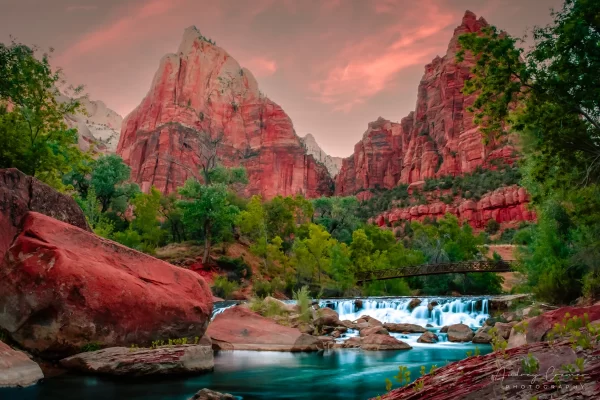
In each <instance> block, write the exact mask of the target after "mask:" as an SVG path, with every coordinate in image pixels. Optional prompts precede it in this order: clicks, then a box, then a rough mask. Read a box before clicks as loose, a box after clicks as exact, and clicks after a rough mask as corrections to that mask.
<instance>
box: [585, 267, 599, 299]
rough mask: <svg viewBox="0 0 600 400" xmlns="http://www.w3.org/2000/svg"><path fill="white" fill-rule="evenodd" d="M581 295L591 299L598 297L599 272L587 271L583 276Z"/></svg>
mask: <svg viewBox="0 0 600 400" xmlns="http://www.w3.org/2000/svg"><path fill="white" fill-rule="evenodd" d="M583 296H584V297H586V298H588V299H591V300H595V299H597V298H600V273H598V272H588V273H587V274H586V275H585V276H584V277H583Z"/></svg>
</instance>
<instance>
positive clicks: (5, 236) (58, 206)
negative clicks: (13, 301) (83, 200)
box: [0, 168, 90, 261]
mask: <svg viewBox="0 0 600 400" xmlns="http://www.w3.org/2000/svg"><path fill="white" fill-rule="evenodd" d="M29 211H37V212H39V213H42V214H46V215H49V216H51V217H52V218H56V219H58V220H60V221H64V222H67V223H69V224H71V225H74V226H77V227H79V228H81V229H85V230H88V231H89V230H90V228H89V226H88V224H87V221H86V219H85V215H84V214H83V211H81V208H79V206H78V205H77V203H76V202H75V200H73V198H71V197H69V196H66V195H64V194H61V193H59V192H57V191H56V190H54V189H52V188H51V187H50V186H48V185H46V184H45V183H42V182H40V181H38V180H37V179H35V178H33V177H31V176H28V175H25V174H24V173H22V172H21V171H19V170H18V169H15V168H8V169H0V261H1V260H2V258H4V253H5V252H6V250H7V249H8V248H9V247H10V245H11V243H12V241H13V239H14V238H15V236H16V235H17V233H18V232H19V227H20V226H21V220H22V219H23V216H24V215H25V214H27V212H29Z"/></svg>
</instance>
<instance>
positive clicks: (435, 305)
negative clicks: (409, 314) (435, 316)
mask: <svg viewBox="0 0 600 400" xmlns="http://www.w3.org/2000/svg"><path fill="white" fill-rule="evenodd" d="M438 305H439V303H438V302H437V301H435V300H434V301H432V302H431V303H429V304H427V309H428V310H429V311H433V308H434V307H437V306H438Z"/></svg>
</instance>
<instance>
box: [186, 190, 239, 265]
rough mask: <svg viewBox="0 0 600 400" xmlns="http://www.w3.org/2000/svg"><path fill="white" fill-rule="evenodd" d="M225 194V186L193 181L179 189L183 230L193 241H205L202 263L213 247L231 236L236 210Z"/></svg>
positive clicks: (206, 259) (237, 211)
mask: <svg viewBox="0 0 600 400" xmlns="http://www.w3.org/2000/svg"><path fill="white" fill-rule="evenodd" d="M227 191H228V189H227V185H225V184H224V183H214V184H210V185H203V184H201V183H200V182H198V181H197V180H195V179H189V180H188V181H187V182H186V183H185V185H184V186H183V187H181V188H179V194H180V195H181V196H182V200H180V201H179V203H178V206H179V207H180V208H181V209H182V211H183V215H182V221H183V225H184V227H185V230H186V232H187V233H188V234H189V235H190V236H191V237H192V238H195V239H203V240H204V255H203V257H202V262H203V263H206V262H207V261H208V257H209V255H210V249H211V246H212V244H213V243H215V242H220V241H223V240H225V239H227V238H228V237H230V236H231V235H232V229H233V224H234V222H235V220H236V218H237V214H238V213H239V209H238V208H237V207H236V206H233V205H231V204H229V201H228V196H227Z"/></svg>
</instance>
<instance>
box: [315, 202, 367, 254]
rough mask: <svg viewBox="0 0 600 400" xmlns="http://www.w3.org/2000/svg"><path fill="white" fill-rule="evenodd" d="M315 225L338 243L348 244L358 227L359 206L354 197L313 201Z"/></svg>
mask: <svg viewBox="0 0 600 400" xmlns="http://www.w3.org/2000/svg"><path fill="white" fill-rule="evenodd" d="M313 206H314V212H315V223H317V224H320V225H323V226H324V227H325V229H327V231H328V232H329V233H330V234H331V236H332V237H333V238H335V239H337V240H338V241H340V242H344V243H350V242H351V241H352V232H353V231H354V230H355V229H356V228H357V227H358V225H359V220H358V218H357V215H358V210H359V208H360V204H359V202H358V200H357V198H356V197H320V198H318V199H315V200H313Z"/></svg>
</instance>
